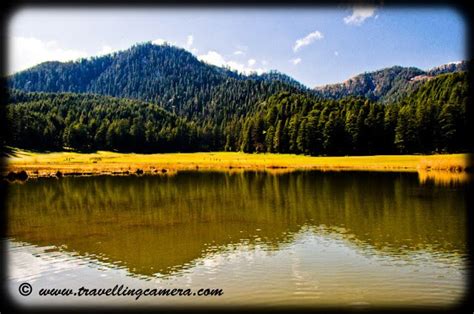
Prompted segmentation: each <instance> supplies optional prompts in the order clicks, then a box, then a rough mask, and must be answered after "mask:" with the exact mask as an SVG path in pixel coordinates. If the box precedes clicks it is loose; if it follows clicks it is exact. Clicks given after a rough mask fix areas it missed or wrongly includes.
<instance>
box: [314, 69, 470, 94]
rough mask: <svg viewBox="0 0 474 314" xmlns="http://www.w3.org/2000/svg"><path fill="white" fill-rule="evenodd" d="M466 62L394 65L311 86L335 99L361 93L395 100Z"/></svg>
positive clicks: (455, 70)
mask: <svg viewBox="0 0 474 314" xmlns="http://www.w3.org/2000/svg"><path fill="white" fill-rule="evenodd" d="M468 65H469V63H468V62H467V61H462V62H456V63H449V64H445V65H442V66H439V67H435V68H433V69H431V70H428V71H423V70H420V69H418V68H414V67H408V68H407V67H401V66H394V67H390V68H386V69H382V70H378V71H374V72H366V73H363V74H359V75H357V76H354V77H352V78H350V79H348V80H346V81H344V82H343V83H339V84H330V85H325V86H321V87H315V88H314V90H315V91H316V92H317V93H319V94H320V95H321V96H322V97H327V98H332V99H338V98H342V97H345V96H362V97H366V98H369V99H372V100H376V101H381V102H383V103H389V102H395V101H398V100H400V99H402V98H403V97H404V96H407V95H408V94H409V93H410V92H413V91H415V90H416V89H417V88H418V87H419V86H420V84H421V83H422V82H424V81H426V80H429V79H432V78H434V77H435V76H437V75H440V74H444V73H453V72H460V71H467V69H468Z"/></svg>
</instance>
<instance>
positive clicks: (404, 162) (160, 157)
mask: <svg viewBox="0 0 474 314" xmlns="http://www.w3.org/2000/svg"><path fill="white" fill-rule="evenodd" d="M470 157H471V156H470V155H469V154H445V155H444V154H443V155H376V156H337V157H326V156H304V155H293V154H268V153H266V154H246V153H241V152H204V153H203V152H201V153H165V154H135V153H116V152H107V151H98V152H95V153H76V152H52V153H36V152H30V151H25V150H18V149H15V150H14V151H13V153H12V156H10V157H7V158H6V167H5V170H4V173H3V174H2V175H3V176H4V177H8V176H9V175H10V177H12V173H13V175H18V174H19V173H23V172H24V173H23V177H24V174H25V173H26V175H27V177H30V178H40V177H62V176H91V175H170V174H174V173H176V172H178V171H189V170H195V171H226V172H229V171H231V172H240V171H267V172H272V173H283V172H291V171H301V170H317V171H382V172H418V173H425V175H426V174H429V173H432V172H433V173H434V172H441V173H443V174H444V175H448V174H457V175H459V174H462V173H464V174H466V176H467V174H468V172H469V171H470V168H469V166H470V165H469V164H468V161H469V158H470Z"/></svg>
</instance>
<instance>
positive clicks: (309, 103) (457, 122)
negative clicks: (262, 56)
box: [240, 72, 468, 155]
mask: <svg viewBox="0 0 474 314" xmlns="http://www.w3.org/2000/svg"><path fill="white" fill-rule="evenodd" d="M467 98H468V80H467V74H466V73H464V72H463V73H452V74H445V75H441V76H439V77H437V78H435V79H432V80H430V81H428V82H426V83H425V84H423V85H422V86H421V87H420V88H419V89H417V90H416V92H414V93H412V94H411V95H410V96H409V97H407V98H405V99H404V100H403V101H401V102H399V103H394V104H381V103H378V102H373V101H370V100H367V99H364V98H353V97H349V98H344V99H341V100H338V101H336V100H327V99H326V100H321V99H319V100H315V99H314V98H312V97H308V96H303V95H299V94H290V93H284V92H283V93H279V94H277V95H274V96H272V97H270V98H269V99H268V101H266V102H265V103H263V104H262V105H261V108H262V111H261V113H260V114H257V115H255V116H253V117H251V118H249V119H247V120H246V121H245V123H244V126H243V130H242V136H241V142H240V148H241V150H243V151H245V152H275V153H296V154H310V155H320V154H329V155H344V154H349V155H357V154H393V153H402V154H408V153H433V152H461V151H465V150H466V149H467V143H466V141H467V135H466V131H467V120H466V105H467V103H468V99H467Z"/></svg>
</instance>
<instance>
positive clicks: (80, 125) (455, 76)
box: [7, 72, 468, 155]
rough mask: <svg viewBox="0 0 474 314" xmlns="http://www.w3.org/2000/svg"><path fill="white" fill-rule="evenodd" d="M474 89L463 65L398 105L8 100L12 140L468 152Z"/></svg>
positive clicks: (294, 98)
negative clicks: (187, 109) (200, 113)
mask: <svg viewBox="0 0 474 314" xmlns="http://www.w3.org/2000/svg"><path fill="white" fill-rule="evenodd" d="M239 82H241V83H242V85H238V86H240V87H239V88H241V90H239V91H238V92H237V93H238V94H239V95H241V96H242V97H248V95H247V92H248V91H249V90H252V88H248V89H246V84H250V83H249V81H248V80H243V81H239ZM230 86H236V85H230ZM256 92H257V91H256ZM220 93H221V94H220V96H215V97H218V98H219V99H226V97H229V96H228V94H227V92H226V89H225V87H223V88H222V89H221V90H220ZM262 94H265V93H262ZM467 96H468V80H467V74H466V73H465V72H461V73H451V74H444V75H440V76H437V77H436V78H433V79H431V80H429V81H425V82H423V83H422V84H421V85H420V87H419V89H417V91H416V92H414V93H412V94H411V95H409V96H408V97H405V98H404V99H403V100H402V101H400V102H396V103H389V104H382V103H380V102H375V101H373V100H369V99H365V98H362V97H357V98H355V97H346V98H343V99H339V100H332V99H323V98H320V97H317V96H315V95H312V94H310V93H304V92H298V91H296V90H287V91H275V92H274V94H273V95H271V96H268V97H266V98H265V99H263V100H260V101H256V102H255V104H254V105H253V106H252V107H251V108H252V109H251V110H247V111H245V110H237V108H239V103H238V102H236V103H235V106H236V107H235V109H236V110H230V111H226V108H225V107H224V108H222V109H220V108H219V107H218V106H216V107H215V108H213V107H212V105H209V106H210V108H212V109H209V113H208V116H207V118H206V119H190V118H188V117H183V116H179V115H177V114H174V113H172V112H168V111H166V110H165V109H163V108H162V107H161V106H159V105H157V104H152V103H146V102H141V101H138V100H131V99H118V98H112V97H108V96H98V95H90V94H71V93H25V92H20V91H15V90H13V91H12V92H11V97H10V100H9V105H7V118H8V121H9V122H10V125H9V127H10V136H9V137H8V142H7V144H8V145H12V146H17V147H26V148H36V149H59V150H60V149H63V147H70V148H73V149H78V150H90V149H116V150H121V151H136V152H166V151H208V150H226V151H239V150H242V151H245V152H275V153H298V154H300V153H303V154H311V155H324V154H328V155H341V154H388V153H430V152H443V151H446V152H461V151H465V149H466V142H465V140H466V134H465V130H466V124H467V121H466V114H465V110H466V105H467ZM230 98H231V97H230ZM230 98H229V99H230ZM255 99H258V97H257V96H256V97H255Z"/></svg>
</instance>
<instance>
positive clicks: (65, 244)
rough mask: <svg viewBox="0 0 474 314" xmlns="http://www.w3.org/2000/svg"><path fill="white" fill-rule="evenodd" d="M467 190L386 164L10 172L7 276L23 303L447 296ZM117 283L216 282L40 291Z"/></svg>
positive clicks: (376, 300) (463, 243)
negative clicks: (373, 167)
mask: <svg viewBox="0 0 474 314" xmlns="http://www.w3.org/2000/svg"><path fill="white" fill-rule="evenodd" d="M465 190H466V187H465V186H464V185H463V184H446V185H438V184H435V183H434V182H431V181H429V180H428V181H426V182H424V183H420V180H419V178H418V175H417V174H416V173H382V172H318V171H304V172H303V171H302V172H291V173H281V174H271V173H266V172H235V173H227V172H206V171H201V172H197V171H195V172H178V173H177V174H175V175H163V176H159V175H156V176H141V177H138V176H97V177H66V178H61V179H53V178H43V179H34V180H28V181H27V182H25V183H14V184H10V185H9V186H8V198H7V210H8V229H7V233H8V238H7V239H4V241H5V242H6V243H5V245H6V247H7V277H8V278H7V287H8V290H9V294H10V296H11V298H12V299H13V300H14V301H15V302H19V303H20V304H24V305H31V306H38V305H47V306H51V305H52V304H53V303H54V305H71V304H78V305H91V304H92V305H94V306H107V305H111V304H113V305H124V306H126V305H130V306H138V305H144V306H149V305H156V306H186V305H187V306H193V307H194V306H201V305H202V306H223V305H224V306H235V305H243V306H270V307H272V306H275V307H278V306H308V307H320V306H336V307H339V306H347V307H362V308H364V307H369V308H370V307H380V306H389V307H392V306H395V307H396V306H407V305H408V306H420V307H426V306H434V307H439V306H450V305H455V304H457V303H458V302H460V301H461V299H462V297H463V296H464V294H465V293H466V292H467V291H466V290H467V275H468V269H467V254H468V252H467V251H468V250H467V239H466V237H467V225H466V224H467V218H466V212H467V209H466V204H465ZM25 282H27V283H29V284H31V286H32V288H33V292H32V293H31V295H29V296H22V295H20V294H19V293H18V289H19V285H20V284H21V283H25ZM115 285H125V286H127V287H129V288H134V289H146V288H150V289H153V288H167V287H168V288H182V289H187V288H189V289H193V291H195V290H197V289H199V288H212V289H214V288H216V289H222V291H223V292H224V294H223V295H221V296H205V297H203V296H200V297H199V296H174V297H172V296H160V297H158V296H141V297H140V298H139V299H138V300H135V298H134V297H131V296H127V297H124V296H102V297H94V296H82V297H80V298H79V297H77V296H67V297H66V296H60V297H58V296H48V297H46V296H39V295H38V291H39V290H40V289H41V288H61V289H62V288H70V289H79V288H80V287H82V286H84V287H86V288H89V289H92V288H112V287H114V286H115Z"/></svg>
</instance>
